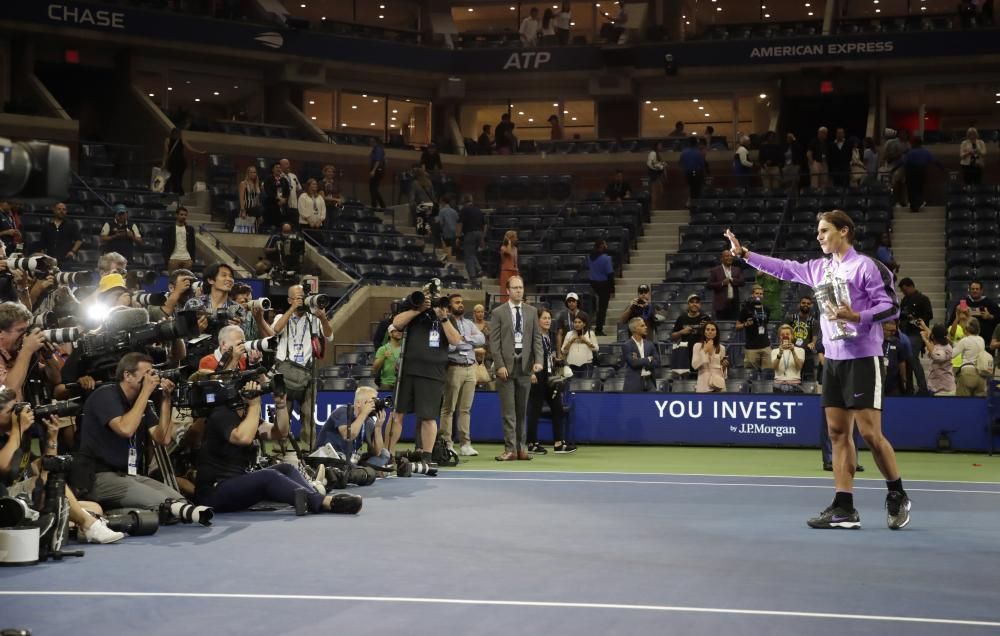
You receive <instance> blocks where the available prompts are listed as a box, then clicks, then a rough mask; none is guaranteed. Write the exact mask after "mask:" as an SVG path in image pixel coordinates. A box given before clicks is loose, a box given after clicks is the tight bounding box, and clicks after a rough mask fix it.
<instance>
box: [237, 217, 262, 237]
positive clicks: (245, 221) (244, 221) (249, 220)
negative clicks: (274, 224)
mask: <svg viewBox="0 0 1000 636" xmlns="http://www.w3.org/2000/svg"><path fill="white" fill-rule="evenodd" d="M256 231H257V230H256V227H255V223H254V220H253V217H252V216H238V217H236V221H235V222H234V223H233V234H253V233H254V232H256Z"/></svg>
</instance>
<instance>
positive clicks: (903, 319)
mask: <svg viewBox="0 0 1000 636" xmlns="http://www.w3.org/2000/svg"><path fill="white" fill-rule="evenodd" d="M899 290H900V291H901V292H903V297H902V298H900V299H899V330H900V331H901V332H903V334H905V335H906V337H907V338H909V339H910V343H911V344H912V345H913V364H912V365H910V376H911V377H910V378H909V380H908V384H909V385H910V386H911V387H915V389H916V392H917V395H927V394H928V389H927V378H926V376H925V375H924V367H923V365H921V364H920V357H921V356H923V354H924V339H923V337H922V335H921V334H922V332H923V327H922V326H921V325H922V324H923V325H929V324H931V322H932V321H933V320H934V308H933V307H932V306H931V301H930V299H929V298H928V297H927V296H925V295H924V294H922V293H921V292H920V291H918V290H917V285H916V283H914V282H913V279H912V278H909V277H906V278H903V279H902V280H900V281H899Z"/></svg>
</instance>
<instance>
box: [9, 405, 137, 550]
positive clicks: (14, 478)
mask: <svg viewBox="0 0 1000 636" xmlns="http://www.w3.org/2000/svg"><path fill="white" fill-rule="evenodd" d="M34 425H35V415H34V413H33V412H32V409H31V406H29V405H27V404H25V403H23V402H22V403H17V402H16V396H15V394H14V392H13V391H11V390H10V389H6V388H5V389H0V475H3V481H4V482H5V483H6V484H7V485H8V488H7V493H8V495H10V496H11V497H16V496H18V495H25V496H27V497H28V498H29V500H30V501H31V506H32V508H34V509H35V510H41V501H40V498H41V494H42V489H43V487H44V484H45V480H46V477H47V475H46V474H45V472H44V471H42V469H41V467H40V464H41V463H40V461H35V462H30V463H29V461H28V460H29V459H30V455H31V437H32V436H31V431H32V428H33V427H34ZM43 427H44V430H45V437H44V439H40V440H39V442H40V446H41V449H42V453H43V454H44V455H46V456H54V455H56V454H57V446H58V444H57V441H56V440H57V438H58V435H59V418H57V417H55V416H50V417H47V418H45V420H44V421H43ZM66 502H67V504H68V505H69V519H70V521H72V522H73V523H75V524H76V525H77V527H79V528H80V529H81V531H82V534H81V535H80V538H81V540H83V541H87V542H88V543H114V542H115V541H119V540H121V539H122V538H123V537H124V536H125V535H124V534H122V533H121V532H115V531H113V530H111V529H110V528H108V526H107V525H106V524H105V523H104V521H103V520H101V519H96V518H95V517H94V516H93V515H91V514H90V513H89V512H87V510H88V509H89V510H90V511H92V512H94V513H96V514H101V512H102V510H101V507H100V506H99V505H97V504H96V503H94V502H89V501H88V502H85V506H86V508H85V507H84V505H81V503H80V502H78V501H77V499H76V497H74V496H73V492H72V491H71V490H70V489H69V487H67V488H66Z"/></svg>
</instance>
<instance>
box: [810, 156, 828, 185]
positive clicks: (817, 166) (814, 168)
mask: <svg viewBox="0 0 1000 636" xmlns="http://www.w3.org/2000/svg"><path fill="white" fill-rule="evenodd" d="M828 176H829V170H827V167H826V164H825V163H820V162H819V161H813V162H812V163H810V164H809V185H810V186H812V187H814V188H825V187H826V182H827V177H828Z"/></svg>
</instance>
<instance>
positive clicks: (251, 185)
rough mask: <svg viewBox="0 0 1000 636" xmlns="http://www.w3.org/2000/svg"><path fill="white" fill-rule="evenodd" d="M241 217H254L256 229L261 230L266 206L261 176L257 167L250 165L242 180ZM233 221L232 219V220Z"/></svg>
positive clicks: (240, 193) (240, 188)
mask: <svg viewBox="0 0 1000 636" xmlns="http://www.w3.org/2000/svg"><path fill="white" fill-rule="evenodd" d="M239 190H240V192H239V197H240V213H239V214H240V218H242V219H246V218H252V219H253V220H254V227H255V229H256V231H260V226H261V223H262V221H263V219H264V208H263V206H262V205H261V198H260V195H261V187H260V177H258V176H257V168H256V167H254V166H249V167H248V168H247V170H246V172H245V173H244V175H243V181H240V187H239ZM230 221H232V220H230Z"/></svg>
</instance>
